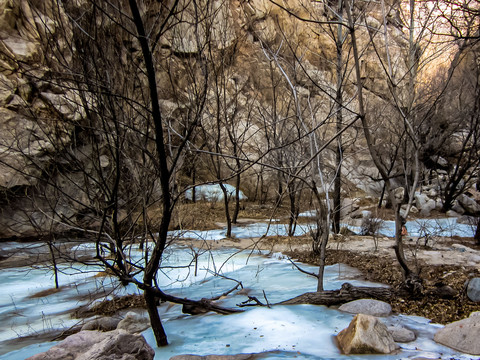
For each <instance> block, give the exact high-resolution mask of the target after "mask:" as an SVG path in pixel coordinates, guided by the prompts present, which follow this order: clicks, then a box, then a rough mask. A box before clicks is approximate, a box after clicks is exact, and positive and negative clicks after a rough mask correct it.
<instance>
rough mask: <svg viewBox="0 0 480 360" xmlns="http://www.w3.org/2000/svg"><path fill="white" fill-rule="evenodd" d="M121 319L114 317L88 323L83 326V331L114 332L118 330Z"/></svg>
mask: <svg viewBox="0 0 480 360" xmlns="http://www.w3.org/2000/svg"><path fill="white" fill-rule="evenodd" d="M119 322H120V319H117V318H113V317H101V318H97V319H93V320H89V321H87V322H86V323H85V324H84V325H83V326H82V331H83V330H100V331H112V330H115V329H116V328H117V325H118V323H119Z"/></svg>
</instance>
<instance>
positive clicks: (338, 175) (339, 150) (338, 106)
mask: <svg viewBox="0 0 480 360" xmlns="http://www.w3.org/2000/svg"><path fill="white" fill-rule="evenodd" d="M342 12H343V0H339V1H338V15H339V16H340V19H339V21H342ZM342 27H343V25H342V24H338V27H337V40H336V48H337V64H336V69H335V71H336V76H337V93H336V96H335V111H336V113H337V119H336V120H337V133H340V131H341V130H342V127H343V114H342V108H343V94H342V91H343V73H342V68H343V31H342ZM342 156H343V144H342V134H341V133H340V134H339V135H338V136H337V146H336V147H335V166H336V169H335V180H334V189H333V219H332V220H333V221H332V228H333V232H334V233H335V234H338V233H339V232H340V215H341V214H340V210H341V200H342V199H341V190H342Z"/></svg>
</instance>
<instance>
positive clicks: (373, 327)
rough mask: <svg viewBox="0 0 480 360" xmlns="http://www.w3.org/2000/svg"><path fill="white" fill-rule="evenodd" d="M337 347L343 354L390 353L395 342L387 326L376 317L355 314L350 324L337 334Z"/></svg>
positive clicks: (394, 348)
mask: <svg viewBox="0 0 480 360" xmlns="http://www.w3.org/2000/svg"><path fill="white" fill-rule="evenodd" d="M337 343H338V347H339V348H340V350H341V351H342V353H344V354H347V355H348V354H378V353H380V354H390V353H392V352H393V351H395V350H396V349H398V345H397V344H395V341H394V340H393V337H392V335H391V334H390V333H389V332H388V330H387V327H386V326H385V325H384V324H383V323H382V322H381V321H380V320H378V319H377V318H376V317H374V316H370V315H364V314H358V315H356V316H355V317H354V318H353V320H352V321H351V322H350V325H348V327H347V328H346V329H344V330H342V331H340V333H339V334H338V335H337Z"/></svg>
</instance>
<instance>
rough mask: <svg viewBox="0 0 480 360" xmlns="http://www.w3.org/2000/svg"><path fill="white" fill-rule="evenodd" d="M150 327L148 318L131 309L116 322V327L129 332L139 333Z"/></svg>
mask: <svg viewBox="0 0 480 360" xmlns="http://www.w3.org/2000/svg"><path fill="white" fill-rule="evenodd" d="M149 327H150V320H149V319H148V318H146V317H144V316H141V315H138V314H137V313H134V312H133V311H130V312H128V313H127V315H126V316H125V318H124V319H123V320H122V321H120V322H119V323H118V326H117V329H121V330H125V331H127V332H129V333H131V334H135V333H140V332H142V331H144V330H146V329H148V328H149Z"/></svg>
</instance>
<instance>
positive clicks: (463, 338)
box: [434, 315, 480, 355]
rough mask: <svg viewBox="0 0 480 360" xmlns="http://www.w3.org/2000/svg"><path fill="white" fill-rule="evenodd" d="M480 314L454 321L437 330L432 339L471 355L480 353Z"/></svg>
mask: <svg viewBox="0 0 480 360" xmlns="http://www.w3.org/2000/svg"><path fill="white" fill-rule="evenodd" d="M479 335H480V316H475V315H474V316H470V317H469V318H466V319H463V320H460V321H455V322H453V323H450V324H448V325H446V326H445V327H444V328H442V329H440V330H438V331H437V332H436V334H435V336H434V340H435V341H436V342H438V343H440V344H442V345H445V346H448V347H450V348H452V349H455V350H458V351H461V352H463V353H467V354H471V355H480V341H478V339H479Z"/></svg>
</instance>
